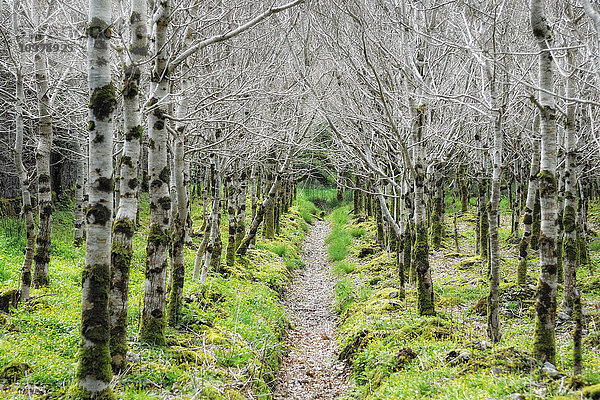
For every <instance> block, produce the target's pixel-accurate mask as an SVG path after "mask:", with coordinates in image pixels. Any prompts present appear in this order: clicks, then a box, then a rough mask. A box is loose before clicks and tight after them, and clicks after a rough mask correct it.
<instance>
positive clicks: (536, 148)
mask: <svg viewBox="0 0 600 400" xmlns="http://www.w3.org/2000/svg"><path fill="white" fill-rule="evenodd" d="M535 125H536V128H535V130H537V129H538V123H536V124H535ZM532 149H533V154H532V156H531V158H532V160H531V169H530V170H529V185H528V187H527V200H526V201H525V208H524V209H523V236H522V238H521V242H520V243H519V266H518V268H517V283H518V284H519V285H525V284H526V283H527V257H528V254H527V248H528V247H529V242H530V240H531V226H532V223H533V204H534V203H535V195H536V193H537V191H538V185H539V184H538V178H537V175H538V173H539V170H540V144H539V140H538V139H536V138H533V139H532Z"/></svg>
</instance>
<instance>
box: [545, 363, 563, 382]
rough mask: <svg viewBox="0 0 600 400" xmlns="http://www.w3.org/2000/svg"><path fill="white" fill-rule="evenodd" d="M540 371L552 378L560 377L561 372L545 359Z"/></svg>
mask: <svg viewBox="0 0 600 400" xmlns="http://www.w3.org/2000/svg"><path fill="white" fill-rule="evenodd" d="M542 373H543V374H545V375H546V376H548V377H549V378H552V379H557V378H560V375H561V373H560V372H558V370H557V369H556V367H555V366H554V365H553V364H551V363H549V362H548V361H546V362H545V363H544V365H543V366H542Z"/></svg>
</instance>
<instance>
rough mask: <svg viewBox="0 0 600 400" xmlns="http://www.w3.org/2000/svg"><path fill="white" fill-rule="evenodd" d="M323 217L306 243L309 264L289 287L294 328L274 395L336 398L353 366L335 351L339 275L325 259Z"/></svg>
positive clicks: (304, 256)
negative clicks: (335, 303) (335, 304)
mask: <svg viewBox="0 0 600 400" xmlns="http://www.w3.org/2000/svg"><path fill="white" fill-rule="evenodd" d="M330 231H331V228H330V227H329V224H328V223H327V222H325V221H317V222H315V225H314V226H313V227H312V229H311V231H310V233H309V234H308V236H307V238H306V240H305V241H304V244H303V249H302V254H301V255H302V260H303V261H304V263H305V265H306V267H305V268H304V269H302V270H300V271H298V274H297V276H296V278H295V279H294V281H293V283H292V285H291V288H290V289H289V290H288V291H287V296H286V301H285V306H286V313H287V315H288V318H289V319H290V322H291V323H292V326H293V328H292V329H290V330H289V331H288V334H287V338H286V345H287V347H288V348H289V349H290V351H289V353H288V354H287V355H286V356H285V357H284V358H283V360H282V363H281V369H280V371H279V373H278V375H277V377H276V380H277V386H276V388H275V392H274V398H275V399H334V398H336V397H338V396H340V395H341V394H343V393H344V392H345V391H346V390H347V386H348V383H347V382H348V378H349V376H348V375H349V371H348V369H347V367H346V365H345V364H344V363H343V362H341V361H340V360H339V358H338V356H337V354H338V353H337V342H336V338H337V335H336V328H337V315H336V314H335V312H334V309H333V304H334V301H335V298H334V293H333V288H334V286H335V278H334V277H333V276H332V274H331V266H330V264H329V262H328V261H327V251H326V248H325V239H326V237H327V235H328V234H329V232H330Z"/></svg>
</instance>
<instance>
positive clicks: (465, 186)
mask: <svg viewBox="0 0 600 400" xmlns="http://www.w3.org/2000/svg"><path fill="white" fill-rule="evenodd" d="M469 206H470V204H469V181H468V180H467V179H461V180H460V209H461V212H463V213H466V212H467V211H469Z"/></svg>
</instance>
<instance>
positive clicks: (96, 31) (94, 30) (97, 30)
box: [86, 17, 112, 39]
mask: <svg viewBox="0 0 600 400" xmlns="http://www.w3.org/2000/svg"><path fill="white" fill-rule="evenodd" d="M86 33H87V35H88V36H90V37H92V38H94V39H110V38H111V36H112V30H111V28H110V25H109V24H108V23H107V22H106V21H104V20H102V19H100V18H98V17H94V18H92V21H91V22H90V23H89V24H88V26H87V27H86Z"/></svg>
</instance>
